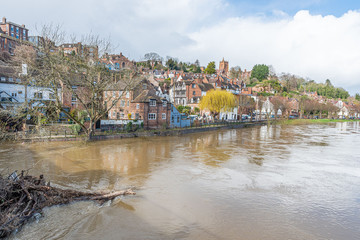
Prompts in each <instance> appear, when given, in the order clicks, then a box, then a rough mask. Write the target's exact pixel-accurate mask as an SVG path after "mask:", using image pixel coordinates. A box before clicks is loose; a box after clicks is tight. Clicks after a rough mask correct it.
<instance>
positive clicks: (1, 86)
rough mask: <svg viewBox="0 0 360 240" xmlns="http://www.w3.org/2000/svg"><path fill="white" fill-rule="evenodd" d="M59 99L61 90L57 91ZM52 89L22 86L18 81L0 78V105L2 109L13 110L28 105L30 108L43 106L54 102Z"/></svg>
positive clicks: (54, 97)
mask: <svg viewBox="0 0 360 240" xmlns="http://www.w3.org/2000/svg"><path fill="white" fill-rule="evenodd" d="M58 96H59V98H61V89H60V88H59V89H58ZM55 100H56V96H55V95H54V92H53V89H52V88H46V87H38V86H32V85H28V84H24V83H22V82H21V80H20V79H15V80H14V79H13V78H10V77H0V104H1V106H2V107H3V108H4V109H7V110H15V109H16V108H17V107H19V106H21V105H23V104H25V103H29V104H31V107H41V106H45V103H46V102H48V101H55Z"/></svg>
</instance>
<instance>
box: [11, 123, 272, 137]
mask: <svg viewBox="0 0 360 240" xmlns="http://www.w3.org/2000/svg"><path fill="white" fill-rule="evenodd" d="M265 124H267V121H261V122H227V123H222V124H216V125H215V124H214V125H206V126H200V127H190V128H176V129H156V130H141V131H136V132H119V133H116V132H104V133H97V134H96V135H95V136H93V137H92V138H91V141H101V140H112V139H122V138H136V137H157V136H162V137H165V136H180V135H184V134H190V133H200V132H208V131H216V130H226V129H238V128H247V127H252V126H260V125H265ZM85 140H86V137H85V136H82V135H79V136H76V135H68V136H63V135H57V136H56V135H53V136H34V137H27V138H22V139H17V140H16V141H15V142H59V141H85Z"/></svg>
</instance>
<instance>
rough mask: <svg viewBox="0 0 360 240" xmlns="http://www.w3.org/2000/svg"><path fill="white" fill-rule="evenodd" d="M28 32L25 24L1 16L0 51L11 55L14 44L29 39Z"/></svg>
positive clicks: (16, 44)
mask: <svg viewBox="0 0 360 240" xmlns="http://www.w3.org/2000/svg"><path fill="white" fill-rule="evenodd" d="M28 34H29V30H28V29H27V28H25V25H19V24H16V23H13V22H9V21H7V20H6V18H5V17H3V19H2V22H1V23H0V51H4V52H8V53H9V54H10V55H13V54H14V50H15V47H16V46H18V45H20V44H21V43H24V42H28V41H29V37H28Z"/></svg>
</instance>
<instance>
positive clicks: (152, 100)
mask: <svg viewBox="0 0 360 240" xmlns="http://www.w3.org/2000/svg"><path fill="white" fill-rule="evenodd" d="M155 106H156V100H154V99H151V100H150V107H155Z"/></svg>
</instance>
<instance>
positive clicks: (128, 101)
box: [103, 79, 171, 129]
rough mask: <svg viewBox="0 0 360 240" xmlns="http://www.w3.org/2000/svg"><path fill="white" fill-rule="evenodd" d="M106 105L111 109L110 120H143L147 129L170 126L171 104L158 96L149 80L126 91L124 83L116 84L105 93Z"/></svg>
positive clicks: (142, 81)
mask: <svg viewBox="0 0 360 240" xmlns="http://www.w3.org/2000/svg"><path fill="white" fill-rule="evenodd" d="M103 97H104V103H105V104H107V107H110V106H111V104H112V103H113V101H116V104H115V105H114V106H113V107H112V108H111V110H110V111H109V112H108V118H109V119H110V120H127V119H136V120H142V121H143V123H144V128H145V129H150V128H151V129H154V128H155V129H156V128H162V127H165V126H169V125H170V114H171V103H170V102H168V101H167V100H166V99H164V98H161V97H159V96H158V94H157V91H156V89H155V87H154V86H153V85H152V84H151V83H150V81H149V80H146V79H144V80H141V81H139V82H138V83H137V84H136V86H135V87H133V88H131V89H128V90H126V86H124V84H123V83H120V82H119V83H116V84H114V85H113V86H111V87H109V88H108V89H107V90H106V91H104V96H103Z"/></svg>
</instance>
